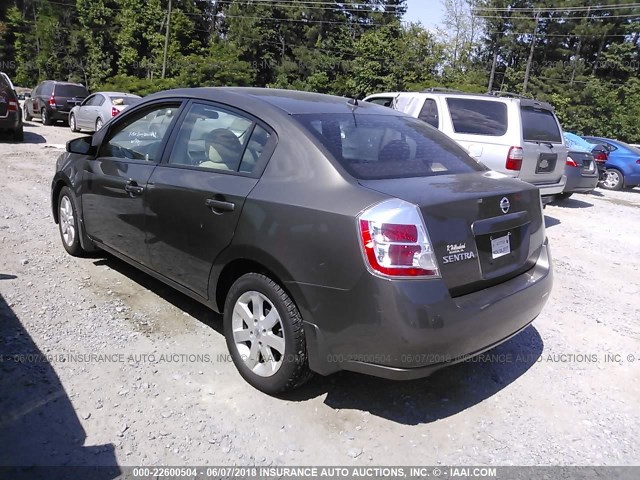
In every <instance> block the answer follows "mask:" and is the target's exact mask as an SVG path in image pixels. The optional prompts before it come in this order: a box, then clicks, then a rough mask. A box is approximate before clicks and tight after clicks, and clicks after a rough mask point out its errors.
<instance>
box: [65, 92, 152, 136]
mask: <svg viewBox="0 0 640 480" xmlns="http://www.w3.org/2000/svg"><path fill="white" fill-rule="evenodd" d="M139 100H140V97H139V96H138V95H133V94H131V93H122V92H98V93H93V94H91V95H89V96H88V97H87V98H85V99H84V100H83V101H82V103H81V104H80V105H78V106H76V107H73V108H72V109H71V112H70V113H69V127H70V128H71V131H72V132H78V131H80V130H82V129H86V130H91V131H93V132H97V131H98V130H100V129H101V128H102V125H104V124H105V122H106V121H107V120H110V119H111V118H113V117H115V116H116V115H118V114H119V113H120V112H121V111H122V110H124V109H125V108H127V107H128V106H130V105H135V104H136V103H137V102H138V101H139Z"/></svg>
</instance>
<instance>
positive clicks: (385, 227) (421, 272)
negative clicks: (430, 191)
mask: <svg viewBox="0 0 640 480" xmlns="http://www.w3.org/2000/svg"><path fill="white" fill-rule="evenodd" d="M358 228H359V230H360V239H361V248H362V251H363V254H364V257H365V262H366V264H367V267H368V268H369V270H370V271H371V272H373V273H375V274H377V275H382V276H384V277H390V278H398V277H411V278H436V277H439V276H440V272H439V269H438V264H437V262H436V257H435V255H434V253H433V248H432V244H431V240H430V239H429V234H428V233H427V229H426V227H425V225H424V223H423V222H422V216H421V215H420V211H419V210H418V207H416V206H415V205H413V204H411V203H408V202H405V201H404V200H400V199H393V200H385V201H384V202H381V203H379V204H377V205H374V206H373V207H371V208H368V209H367V210H365V211H364V212H362V213H361V214H360V215H359V217H358Z"/></svg>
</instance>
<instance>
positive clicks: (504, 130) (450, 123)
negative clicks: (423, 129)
mask: <svg viewBox="0 0 640 480" xmlns="http://www.w3.org/2000/svg"><path fill="white" fill-rule="evenodd" d="M365 101H367V102H371V103H376V104H379V105H383V106H386V107H390V108H393V109H395V110H399V111H402V112H404V113H408V114H409V115H411V116H413V117H415V118H418V119H420V120H423V121H425V122H427V123H429V124H430V125H431V126H433V127H435V128H437V129H439V130H441V131H442V132H444V133H445V134H447V135H448V136H449V137H450V138H452V139H453V140H455V141H456V142H457V143H458V144H459V145H460V146H462V147H463V148H465V149H466V150H467V152H468V153H469V155H471V156H472V157H474V158H475V159H477V160H478V161H480V162H482V163H483V164H484V165H486V166H487V167H489V168H491V169H492V170H495V171H498V172H501V173H504V174H506V175H509V176H512V177H516V178H519V179H521V180H524V181H526V182H528V183H531V184H533V185H535V186H536V187H538V188H539V189H540V195H541V196H542V198H543V203H548V202H550V201H552V200H553V196H554V195H557V194H560V193H562V191H563V190H564V186H565V183H566V177H565V176H564V168H565V163H566V160H567V152H568V149H567V147H566V145H565V143H564V139H563V137H562V128H561V127H560V123H559V122H558V118H557V117H556V115H555V113H554V111H553V107H552V106H551V105H549V104H548V103H545V102H540V101H537V100H532V99H528V98H523V97H520V96H517V95H514V94H506V93H504V92H495V93H492V94H468V93H463V92H458V91H454V90H441V89H428V90H425V91H423V92H392V93H378V94H374V95H370V96H368V97H367V98H365Z"/></svg>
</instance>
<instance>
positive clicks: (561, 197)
mask: <svg viewBox="0 0 640 480" xmlns="http://www.w3.org/2000/svg"><path fill="white" fill-rule="evenodd" d="M571 195H573V192H567V193H559V194H558V195H556V201H557V202H562V201H564V200H567V199H568V198H571Z"/></svg>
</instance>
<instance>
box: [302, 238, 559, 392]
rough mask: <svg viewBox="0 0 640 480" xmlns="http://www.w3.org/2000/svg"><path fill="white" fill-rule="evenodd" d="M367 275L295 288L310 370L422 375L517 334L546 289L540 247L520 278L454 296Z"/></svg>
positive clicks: (433, 285) (440, 286) (434, 287)
mask: <svg viewBox="0 0 640 480" xmlns="http://www.w3.org/2000/svg"><path fill="white" fill-rule="evenodd" d="M368 277H369V278H368V279H367V280H363V282H362V283H363V285H361V286H360V285H359V286H357V287H356V288H355V289H354V290H349V291H343V290H335V289H327V288H325V287H318V286H311V285H298V286H299V287H300V289H301V291H302V292H304V295H305V300H306V301H307V308H308V311H306V312H305V311H303V312H302V313H303V317H304V318H308V319H310V321H305V333H306V336H307V346H308V350H309V362H310V366H311V368H312V369H313V370H315V371H317V372H319V373H321V374H325V375H326V374H330V373H333V372H335V371H338V370H351V371H355V372H361V373H366V374H370V375H375V376H379V377H384V378H389V379H397V380H405V379H414V378H420V377H425V376H428V375H430V374H431V373H433V372H435V371H436V370H438V369H440V368H443V367H446V366H448V365H451V364H454V363H458V362H461V361H464V360H465V359H467V358H470V357H472V356H474V355H477V354H479V353H482V352H483V351H486V350H489V349H491V348H493V347H495V346H496V345H499V344H500V343H502V342H504V341H506V340H508V339H509V338H511V337H512V336H513V335H515V334H517V333H518V332H520V331H522V330H523V329H524V328H526V327H527V326H528V325H529V324H530V323H531V322H532V321H533V320H534V319H535V318H536V317H537V316H538V315H539V313H540V311H541V310H542V308H543V306H544V304H545V303H546V301H547V299H548V297H549V293H550V291H551V287H552V284H553V274H552V268H551V257H550V252H549V247H548V245H547V244H546V243H545V245H544V246H543V248H542V250H541V253H540V256H539V258H538V261H537V263H536V264H535V266H534V267H533V268H531V269H530V270H529V271H527V272H526V273H524V274H521V275H518V276H517V277H515V278H512V279H510V280H508V281H506V282H503V283H501V284H499V285H496V286H493V287H490V288H486V289H483V290H480V291H477V292H474V293H471V294H468V295H463V296H460V297H456V298H452V297H451V296H450V295H449V291H448V290H447V288H446V286H445V285H444V282H442V281H440V280H429V281H411V280H400V281H389V280H384V279H381V278H376V277H373V276H371V275H368Z"/></svg>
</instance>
